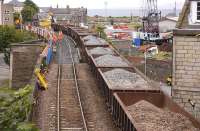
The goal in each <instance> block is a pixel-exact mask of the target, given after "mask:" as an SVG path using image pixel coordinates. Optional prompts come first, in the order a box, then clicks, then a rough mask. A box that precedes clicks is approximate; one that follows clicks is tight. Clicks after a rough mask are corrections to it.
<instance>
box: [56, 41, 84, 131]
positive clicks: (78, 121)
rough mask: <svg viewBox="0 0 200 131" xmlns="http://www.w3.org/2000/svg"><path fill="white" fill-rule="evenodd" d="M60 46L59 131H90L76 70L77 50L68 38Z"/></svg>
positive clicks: (58, 86)
mask: <svg viewBox="0 0 200 131" xmlns="http://www.w3.org/2000/svg"><path fill="white" fill-rule="evenodd" d="M60 46H62V47H61V48H59V51H58V52H59V54H58V77H57V105H56V108H57V114H56V116H57V120H56V127H57V131H64V130H68V131H69V130H70V131H74V130H76V131H88V128H87V124H86V119H85V115H84V112H83V106H82V100H81V97H80V92H79V85H78V80H77V73H76V68H75V63H77V62H78V57H77V56H78V55H77V52H76V51H77V50H76V48H75V45H74V44H73V42H72V41H71V40H70V39H69V38H67V37H65V38H64V40H63V42H62V43H61V44H60Z"/></svg>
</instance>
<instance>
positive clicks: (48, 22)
mask: <svg viewBox="0 0 200 131" xmlns="http://www.w3.org/2000/svg"><path fill="white" fill-rule="evenodd" d="M52 15H53V14H52V13H51V12H49V13H48V15H47V17H45V18H43V19H41V20H39V26H40V27H43V28H47V29H50V28H51V21H52Z"/></svg>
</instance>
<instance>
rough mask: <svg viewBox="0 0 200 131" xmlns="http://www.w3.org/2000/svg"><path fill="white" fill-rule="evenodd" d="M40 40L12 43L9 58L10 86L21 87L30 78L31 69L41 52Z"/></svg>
mask: <svg viewBox="0 0 200 131" xmlns="http://www.w3.org/2000/svg"><path fill="white" fill-rule="evenodd" d="M41 45H42V42H39V43H37V44H32V43H30V44H19V45H12V47H11V58H10V64H11V65H10V78H11V80H10V87H12V88H16V89H18V88H22V87H24V86H25V85H26V84H28V83H29V82H30V80H31V78H32V75H33V70H34V67H35V64H36V62H37V59H38V56H39V54H40V53H41V49H42V46H41Z"/></svg>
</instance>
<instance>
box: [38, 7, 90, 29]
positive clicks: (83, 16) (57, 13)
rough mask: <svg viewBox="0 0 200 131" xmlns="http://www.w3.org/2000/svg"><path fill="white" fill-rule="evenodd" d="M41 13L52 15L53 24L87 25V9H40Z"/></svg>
mask: <svg viewBox="0 0 200 131" xmlns="http://www.w3.org/2000/svg"><path fill="white" fill-rule="evenodd" d="M40 10H41V12H46V13H49V14H52V16H53V18H54V20H55V22H57V23H65V24H73V25H79V24H80V23H84V24H86V23H87V9H86V8H83V7H81V8H70V7H69V6H68V5H67V6H66V8H58V6H57V8H52V7H50V8H43V7H41V8H40Z"/></svg>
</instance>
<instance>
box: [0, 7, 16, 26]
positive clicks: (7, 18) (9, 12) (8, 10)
mask: <svg viewBox="0 0 200 131" xmlns="http://www.w3.org/2000/svg"><path fill="white" fill-rule="evenodd" d="M13 12H14V8H13V5H12V4H3V5H2V18H1V19H2V24H3V25H13V24H14V19H13Z"/></svg>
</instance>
